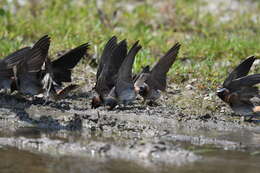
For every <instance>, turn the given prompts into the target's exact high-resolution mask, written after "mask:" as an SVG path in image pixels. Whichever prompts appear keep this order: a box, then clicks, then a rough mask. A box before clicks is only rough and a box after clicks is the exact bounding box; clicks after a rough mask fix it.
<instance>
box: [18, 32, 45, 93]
mask: <svg viewBox="0 0 260 173" xmlns="http://www.w3.org/2000/svg"><path fill="white" fill-rule="evenodd" d="M49 46H50V37H48V36H47V35H46V36H44V37H42V38H41V39H40V40H39V41H37V42H36V43H35V44H34V46H33V47H32V48H26V49H25V50H24V54H23V56H24V58H23V60H22V61H21V62H20V63H19V64H17V65H16V66H14V68H13V70H14V78H15V81H16V87H17V90H18V91H19V92H20V93H23V94H28V95H37V94H39V93H42V92H43V84H42V81H41V78H42V65H43V63H44V62H45V61H46V59H47V56H48V50H49Z"/></svg>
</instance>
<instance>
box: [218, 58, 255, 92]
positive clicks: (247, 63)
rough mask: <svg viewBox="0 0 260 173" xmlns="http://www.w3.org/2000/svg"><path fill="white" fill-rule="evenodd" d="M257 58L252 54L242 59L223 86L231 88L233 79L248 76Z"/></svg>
mask: <svg viewBox="0 0 260 173" xmlns="http://www.w3.org/2000/svg"><path fill="white" fill-rule="evenodd" d="M255 60H256V58H255V56H250V57H248V58H247V59H245V60H244V61H242V62H241V63H240V64H239V65H238V66H237V67H236V68H235V69H234V70H233V71H232V72H231V73H230V74H229V75H228V77H227V78H226V79H225V81H224V83H223V87H225V88H231V86H230V84H231V83H232V81H233V80H235V79H237V78H241V77H244V76H246V75H247V74H248V72H249V70H250V68H251V66H252V64H253V63H254V61H255Z"/></svg>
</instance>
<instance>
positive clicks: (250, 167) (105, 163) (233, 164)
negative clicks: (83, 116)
mask: <svg viewBox="0 0 260 173" xmlns="http://www.w3.org/2000/svg"><path fill="white" fill-rule="evenodd" d="M236 133H237V132H236ZM9 135H10V134H6V133H0V136H1V137H8V136H9ZM43 136H45V137H46V136H47V137H48V138H50V139H59V140H63V141H64V142H66V141H70V142H73V141H77V140H80V139H81V138H82V136H81V135H80V132H71V133H67V134H66V135H64V138H63V137H62V135H61V133H56V132H49V131H42V130H40V129H37V128H18V129H17V130H15V131H14V132H12V137H25V138H41V137H43ZM232 136H234V139H236V138H238V137H239V138H241V134H240V135H238V136H236V135H234V134H232ZM10 137H11V136H10ZM227 137H228V138H230V136H229V135H228V134H226V136H225V135H223V138H227ZM250 138H252V136H250V135H245V140H246V139H247V142H248V143H250V141H251V142H252V141H253V144H252V145H253V146H255V144H254V142H256V141H254V140H250ZM93 140H95V139H94V138H93ZM178 145H180V146H181V147H183V148H185V149H188V150H191V151H193V152H195V153H196V154H197V155H200V156H202V159H201V160H199V161H196V162H193V163H187V164H183V165H181V166H173V165H167V166H166V165H162V164H160V165H156V166H151V165H150V166H145V165H141V164H138V163H136V162H134V161H126V160H120V159H102V158H100V157H95V156H93V157H89V156H86V157H72V156H64V155H59V154H57V155H56V154H53V153H50V154H46V153H45V154H42V153H41V152H38V151H33V152H31V151H23V150H19V149H17V148H14V147H8V146H1V147H0V155H1V158H0V172H1V173H11V172H15V173H20V172H21V173H23V172H26V173H35V172H41V173H45V172H46V173H57V172H64V173H75V172H79V173H81V172H82V173H83V172H84V173H85V172H100V173H101V172H102V173H110V172H111V173H112V172H113V173H117V172H118V173H119V172H129V173H132V172H133V173H139V172H140V173H146V172H147V173H148V172H165V173H170V172H173V171H174V172H181V173H185V172H213V173H217V172H229V173H233V172H234V173H235V172H259V169H260V164H259V163H260V153H259V152H258V150H257V149H255V150H254V151H249V150H247V149H245V151H236V150H234V151H230V150H229V151H226V150H224V149H218V148H216V147H215V146H211V145H205V146H196V145H191V144H190V143H187V142H184V143H179V144H178Z"/></svg>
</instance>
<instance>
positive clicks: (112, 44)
mask: <svg viewBox="0 0 260 173" xmlns="http://www.w3.org/2000/svg"><path fill="white" fill-rule="evenodd" d="M126 55H127V43H126V40H123V41H121V42H119V43H118V44H117V38H116V37H115V36H113V37H112V38H111V39H110V40H109V41H108V42H107V44H106V45H105V47H104V50H103V53H102V56H101V59H100V63H99V67H98V70H97V74H96V79H97V81H96V85H95V88H94V89H95V91H96V93H97V96H94V97H93V98H92V103H91V105H92V108H97V107H99V106H101V105H104V100H105V98H106V97H107V96H108V94H109V92H110V91H111V89H112V88H113V87H114V86H115V84H116V79H117V76H118V70H119V68H120V66H121V64H122V63H123V60H124V59H125V57H126Z"/></svg>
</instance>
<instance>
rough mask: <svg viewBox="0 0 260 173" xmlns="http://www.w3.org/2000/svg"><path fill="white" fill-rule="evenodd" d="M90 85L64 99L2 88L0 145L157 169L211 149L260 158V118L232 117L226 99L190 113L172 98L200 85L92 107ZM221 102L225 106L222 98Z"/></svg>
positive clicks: (190, 160)
mask: <svg viewBox="0 0 260 173" xmlns="http://www.w3.org/2000/svg"><path fill="white" fill-rule="evenodd" d="M186 88H187V87H186ZM85 89H86V88H84V87H82V88H81V89H79V90H77V91H75V92H74V93H71V94H70V95H69V96H68V97H67V98H66V99H63V100H60V101H58V102H54V101H52V100H49V101H47V102H46V101H44V100H43V99H41V98H38V99H34V100H33V101H28V100H27V99H24V98H20V97H18V96H17V95H13V96H6V95H2V96H1V109H0V146H2V147H14V148H17V149H19V150H22V151H29V152H32V153H37V154H44V155H46V154H47V155H50V156H51V157H57V156H59V157H67V156H68V157H79V158H82V157H83V158H95V159H94V160H98V161H100V160H103V161H105V162H107V161H110V160H118V159H119V160H124V161H127V162H128V161H130V162H134V163H136V164H138V165H140V166H145V167H154V166H155V167H157V168H160V167H161V166H162V165H168V166H174V165H175V166H183V165H187V164H191V163H197V162H201V161H203V160H205V159H206V158H207V157H205V156H204V154H205V153H206V154H207V153H212V152H216V151H218V152H219V151H227V152H239V153H244V154H249V155H250V154H253V155H254V154H255V155H256V157H257V159H258V157H259V156H258V154H257V153H258V151H259V150H260V135H259V134H260V126H259V125H258V124H256V123H249V122H244V121H242V120H241V119H240V118H239V117H235V116H233V115H232V112H231V111H230V110H229V109H228V108H227V107H225V105H224V107H225V111H223V108H221V111H220V112H219V113H216V114H209V113H207V111H206V110H205V111H203V112H205V113H204V114H203V113H201V114H199V113H197V114H196V113H194V112H196V110H192V109H196V107H195V106H194V108H193V107H192V108H191V112H193V114H192V113H191V114H187V110H183V108H182V107H181V106H179V105H178V103H182V101H180V100H179V102H176V105H173V104H172V102H173V101H175V100H173V99H174V98H176V95H179V96H180V95H181V96H182V98H183V99H187V98H184V97H183V96H184V95H186V94H184V93H187V92H195V89H190V88H188V89H185V90H184V91H180V92H178V93H174V95H175V97H172V98H173V99H171V96H172V95H173V94H171V92H169V93H170V94H169V93H168V94H165V95H164V96H163V97H162V99H161V101H160V102H159V105H158V106H155V107H151V106H148V105H143V104H142V103H141V100H137V101H136V102H135V103H134V105H131V106H128V107H126V108H117V109H115V110H113V111H107V110H106V109H105V108H99V109H90V98H91V95H92V93H91V92H86V90H85ZM83 90H85V91H83ZM90 90H91V88H88V91H90ZM200 95H203V94H200ZM203 97H204V98H205V97H208V96H207V94H206V95H203ZM177 98H179V97H178V96H177ZM204 100H205V99H204ZM210 103H212V100H211V101H209V103H208V104H210ZM215 104H216V105H215V106H216V107H222V106H223V104H222V103H221V102H218V101H216V103H215ZM219 104H220V105H219ZM191 105H192V104H191ZM206 160H207V159H206Z"/></svg>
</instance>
